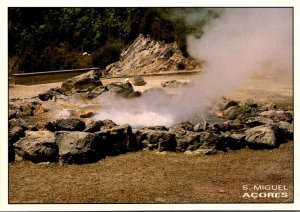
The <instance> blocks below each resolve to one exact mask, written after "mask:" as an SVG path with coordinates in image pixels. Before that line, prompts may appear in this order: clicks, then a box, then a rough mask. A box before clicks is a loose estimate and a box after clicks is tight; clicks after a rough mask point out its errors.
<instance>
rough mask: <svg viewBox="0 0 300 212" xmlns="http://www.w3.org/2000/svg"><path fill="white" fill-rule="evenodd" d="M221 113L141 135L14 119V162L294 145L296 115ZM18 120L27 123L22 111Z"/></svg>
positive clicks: (255, 109) (71, 122) (224, 108)
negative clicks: (212, 118)
mask: <svg viewBox="0 0 300 212" xmlns="http://www.w3.org/2000/svg"><path fill="white" fill-rule="evenodd" d="M33 105H35V106H37V105H38V104H36V103H34V104H33ZM15 108H17V107H15ZM26 108H31V109H30V110H29V109H28V111H31V110H33V112H28V111H27V110H23V111H26V112H25V114H26V115H31V114H33V113H34V107H33V106H32V107H31V106H29V107H26ZM32 108H33V109H32ZM15 110H16V109H15ZM218 110H220V114H222V115H221V117H218V121H209V118H208V119H207V120H200V121H199V122H197V123H191V122H188V121H186V122H181V123H178V124H175V125H173V126H171V127H170V128H167V127H165V126H151V127H143V128H139V129H132V127H131V126H129V125H128V124H125V125H117V124H116V123H114V122H113V121H112V120H101V121H92V122H90V123H88V124H85V122H83V121H82V120H80V119H75V118H68V119H58V120H55V121H52V122H48V123H44V124H43V127H31V128H28V127H26V123H25V122H24V120H23V119H22V118H16V116H10V117H9V147H8V148H9V159H10V161H14V160H30V161H33V162H36V163H38V162H46V161H48V162H58V161H60V162H63V163H76V164H82V163H90V162H95V161H98V160H100V159H102V158H104V157H106V156H115V155H119V154H123V153H126V152H132V151H138V150H142V149H147V150H154V151H160V152H162V151H171V152H187V153H197V154H207V155H209V154H215V153H217V152H218V151H229V150H239V149H242V148H246V147H248V148H251V149H270V148H276V147H278V146H279V145H280V144H281V143H283V142H286V141H287V140H292V139H293V111H292V110H287V109H286V110H284V109H280V108H278V107H276V109H274V107H273V108H270V107H267V106H260V107H259V106H258V105H257V104H254V103H244V104H241V103H238V102H235V101H233V100H225V101H223V102H222V104H220V105H219V107H218ZM228 111H231V112H232V113H229V112H228ZM16 114H19V115H20V116H18V117H22V116H21V115H22V113H21V111H16ZM232 114H234V115H232ZM23 115H24V114H23Z"/></svg>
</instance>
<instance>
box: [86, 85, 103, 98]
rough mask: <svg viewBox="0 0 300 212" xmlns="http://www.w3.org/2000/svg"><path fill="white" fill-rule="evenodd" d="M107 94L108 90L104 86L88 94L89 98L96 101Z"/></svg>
mask: <svg viewBox="0 0 300 212" xmlns="http://www.w3.org/2000/svg"><path fill="white" fill-rule="evenodd" d="M105 92H107V89H106V88H105V87H104V86H98V87H96V88H95V89H93V90H92V91H90V92H89V93H88V95H87V98H88V99H94V98H96V97H98V96H100V95H101V94H103V93H105Z"/></svg>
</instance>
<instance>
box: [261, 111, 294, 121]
mask: <svg viewBox="0 0 300 212" xmlns="http://www.w3.org/2000/svg"><path fill="white" fill-rule="evenodd" d="M259 115H261V116H263V117H265V118H270V119H272V120H273V121H274V122H279V121H286V122H289V123H291V122H292V121H293V113H292V111H283V110H279V111H277V110H269V111H264V112H261V113H260V114H259Z"/></svg>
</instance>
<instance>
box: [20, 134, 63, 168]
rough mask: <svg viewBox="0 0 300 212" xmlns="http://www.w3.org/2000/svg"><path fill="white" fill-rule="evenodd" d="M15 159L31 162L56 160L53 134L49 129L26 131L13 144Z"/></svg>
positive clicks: (56, 153) (56, 148)
mask: <svg viewBox="0 0 300 212" xmlns="http://www.w3.org/2000/svg"><path fill="white" fill-rule="evenodd" d="M14 148H15V154H16V158H17V159H21V160H30V161H33V162H36V163H38V162H46V161H49V162H56V161H58V146H57V144H56V142H55V135H54V133H52V132H49V131H38V132H36V131H26V135H25V137H24V138H21V139H20V140H19V141H17V142H16V143H15V144H14Z"/></svg>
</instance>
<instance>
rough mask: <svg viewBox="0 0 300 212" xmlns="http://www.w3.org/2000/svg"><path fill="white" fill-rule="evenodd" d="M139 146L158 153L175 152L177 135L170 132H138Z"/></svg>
mask: <svg viewBox="0 0 300 212" xmlns="http://www.w3.org/2000/svg"><path fill="white" fill-rule="evenodd" d="M136 140H137V144H138V145H139V146H140V147H141V148H147V149H150V150H154V149H157V150H158V151H161V152H162V151H175V150H176V139H175V134H173V133H171V132H168V131H156V130H138V131H137V132H136Z"/></svg>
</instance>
